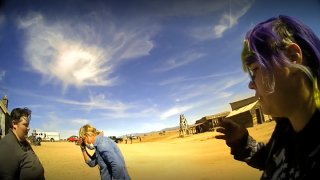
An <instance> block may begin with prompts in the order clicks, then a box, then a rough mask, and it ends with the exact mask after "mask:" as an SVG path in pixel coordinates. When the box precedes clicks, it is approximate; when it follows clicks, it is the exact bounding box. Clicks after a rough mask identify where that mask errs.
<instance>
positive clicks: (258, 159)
mask: <svg viewBox="0 0 320 180" xmlns="http://www.w3.org/2000/svg"><path fill="white" fill-rule="evenodd" d="M219 125H220V127H219V128H218V129H217V132H220V133H222V134H220V135H217V136H216V138H217V139H224V140H225V141H226V144H227V145H228V146H229V147H230V148H231V154H232V155H233V156H234V158H235V159H236V160H239V161H244V162H246V163H248V165H250V166H252V167H254V168H258V169H264V166H265V162H266V160H267V157H268V150H267V149H268V148H267V146H266V145H265V144H264V143H261V142H259V143H258V142H256V141H255V140H254V139H253V138H252V137H251V136H249V133H248V130H247V129H245V128H244V127H242V126H240V125H239V124H237V123H235V122H234V121H232V120H228V119H225V120H222V121H220V122H219Z"/></svg>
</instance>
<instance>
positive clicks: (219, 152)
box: [33, 122, 275, 180]
mask: <svg viewBox="0 0 320 180" xmlns="http://www.w3.org/2000/svg"><path fill="white" fill-rule="evenodd" d="M274 126H275V123H274V122H267V123H264V124H261V125H257V126H254V127H251V128H249V129H248V130H249V133H250V135H251V136H253V137H254V138H255V139H256V140H258V141H264V142H267V141H268V139H269V138H270V136H271V133H272V131H273V129H274ZM217 133H218V132H216V131H214V132H206V133H201V134H195V135H190V136H187V137H184V138H181V137H179V133H178V131H168V132H166V133H165V135H159V133H149V134H145V135H144V136H142V141H141V142H139V140H134V141H133V143H132V144H130V143H128V144H125V143H119V144H118V146H119V148H120V149H121V151H122V154H123V156H124V158H125V161H126V166H127V169H128V171H129V174H130V177H131V178H132V179H133V180H171V179H179V180H180V179H181V180H209V179H217V180H220V179H246V180H250V179H259V178H260V176H261V173H262V172H261V171H259V170H257V169H254V168H252V167H250V166H248V165H247V164H246V163H244V162H240V161H237V160H234V159H233V157H232V155H231V154H230V149H229V148H228V147H227V146H226V144H225V142H224V141H223V140H218V139H215V138H214V136H215V135H216V134H217ZM106 134H107V132H106ZM33 149H34V151H35V152H36V154H37V155H38V157H39V159H40V161H41V162H42V165H43V166H44V169H45V177H46V179H47V180H73V179H74V180H82V179H83V180H95V179H100V175H99V169H98V166H96V167H94V168H90V167H89V166H88V165H87V164H85V162H84V160H83V157H82V153H81V151H80V147H79V146H78V145H75V144H74V143H71V142H42V143H41V146H33ZM91 153H92V152H91Z"/></svg>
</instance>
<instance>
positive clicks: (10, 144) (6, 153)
mask: <svg viewBox="0 0 320 180" xmlns="http://www.w3.org/2000/svg"><path fill="white" fill-rule="evenodd" d="M0 179H1V180H9V179H10V180H13V179H14V180H44V179H45V178H44V169H43V166H42V164H41V162H40V160H39V158H38V157H37V155H36V154H35V153H34V151H33V149H32V147H31V146H30V144H29V143H28V142H27V141H25V142H24V143H20V142H19V141H18V140H17V138H16V136H15V135H14V134H13V132H12V131H11V130H10V131H9V133H8V134H7V135H6V136H5V137H4V138H3V139H2V140H1V141H0Z"/></svg>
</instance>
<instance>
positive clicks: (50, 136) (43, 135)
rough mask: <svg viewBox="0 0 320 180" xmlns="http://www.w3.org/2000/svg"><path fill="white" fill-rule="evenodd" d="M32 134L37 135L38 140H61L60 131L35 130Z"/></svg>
mask: <svg viewBox="0 0 320 180" xmlns="http://www.w3.org/2000/svg"><path fill="white" fill-rule="evenodd" d="M32 136H35V138H36V140H38V141H40V142H41V141H50V142H56V141H60V133H59V132H38V131H35V130H33V132H32Z"/></svg>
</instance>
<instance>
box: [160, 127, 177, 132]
mask: <svg viewBox="0 0 320 180" xmlns="http://www.w3.org/2000/svg"><path fill="white" fill-rule="evenodd" d="M176 129H180V126H174V127H169V128H164V129H162V130H160V131H171V130H176Z"/></svg>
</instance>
